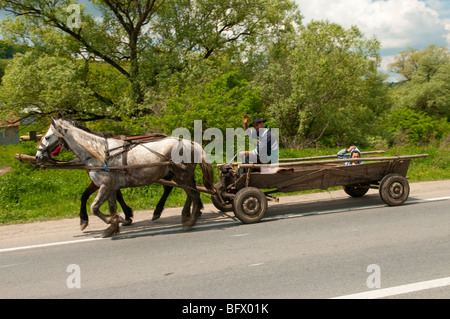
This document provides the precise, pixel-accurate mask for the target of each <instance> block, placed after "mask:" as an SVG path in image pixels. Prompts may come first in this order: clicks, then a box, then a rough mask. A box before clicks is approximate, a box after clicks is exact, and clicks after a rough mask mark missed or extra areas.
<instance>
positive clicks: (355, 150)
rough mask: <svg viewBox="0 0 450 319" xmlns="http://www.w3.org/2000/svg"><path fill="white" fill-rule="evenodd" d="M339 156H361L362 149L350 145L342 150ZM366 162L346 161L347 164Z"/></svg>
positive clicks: (341, 157)
mask: <svg viewBox="0 0 450 319" xmlns="http://www.w3.org/2000/svg"><path fill="white" fill-rule="evenodd" d="M349 152H350V156H347V155H346V154H347V153H349ZM337 156H338V157H339V158H340V159H347V158H361V151H360V150H359V149H358V148H357V147H356V146H354V145H353V146H350V147H349V148H348V149H346V148H344V149H343V150H340V151H339V152H338V153H337ZM363 163H364V162H361V161H352V162H345V166H348V165H357V164H363Z"/></svg>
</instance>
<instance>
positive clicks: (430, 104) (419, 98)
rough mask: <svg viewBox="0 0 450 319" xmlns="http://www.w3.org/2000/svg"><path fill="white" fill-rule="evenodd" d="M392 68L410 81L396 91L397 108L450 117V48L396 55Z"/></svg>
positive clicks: (403, 52) (394, 93)
mask: <svg viewBox="0 0 450 319" xmlns="http://www.w3.org/2000/svg"><path fill="white" fill-rule="evenodd" d="M390 67H391V70H392V71H393V72H397V73H400V74H402V75H403V76H404V77H405V78H406V82H405V83H404V84H403V85H401V86H398V87H396V88H395V89H394V90H393V94H392V95H393V98H394V101H395V108H396V109H402V108H405V107H407V108H410V109H412V110H415V111H424V112H426V113H427V114H429V115H431V116H433V117H435V118H442V117H444V118H446V119H447V121H448V120H450V51H449V50H448V48H437V47H436V46H434V45H431V46H429V47H428V48H427V49H425V50H417V49H412V48H410V49H408V50H406V51H402V52H400V53H399V54H398V55H397V56H396V60H395V62H393V63H392V64H391V65H390Z"/></svg>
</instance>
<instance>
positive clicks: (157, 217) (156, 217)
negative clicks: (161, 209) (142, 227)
mask: <svg viewBox="0 0 450 319" xmlns="http://www.w3.org/2000/svg"><path fill="white" fill-rule="evenodd" d="M160 217H161V215H153V217H152V221H155V220H158V219H159V218H160Z"/></svg>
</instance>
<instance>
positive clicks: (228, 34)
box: [0, 0, 295, 119]
mask: <svg viewBox="0 0 450 319" xmlns="http://www.w3.org/2000/svg"><path fill="white" fill-rule="evenodd" d="M91 3H92V4H94V5H95V6H96V7H97V8H98V9H99V10H100V11H101V13H102V17H101V19H96V17H94V16H92V15H89V14H86V13H85V12H84V9H83V8H81V11H80V14H81V16H80V17H81V23H80V25H79V26H75V27H74V26H72V25H71V23H70V22H71V20H70V17H71V12H68V11H67V9H68V8H69V5H70V4H71V1H70V0H53V1H47V0H27V1H23V0H4V1H2V3H1V4H0V9H4V10H7V11H9V12H12V13H13V14H15V15H16V18H14V19H9V20H7V21H6V22H4V23H3V26H2V32H3V33H4V34H5V36H6V37H7V38H8V39H10V40H11V41H13V42H16V43H23V44H26V45H28V46H30V47H32V48H33V49H35V50H39V51H40V52H41V53H43V54H47V55H49V56H58V57H63V58H64V59H66V63H69V60H68V59H70V60H71V62H70V63H71V64H72V66H71V67H75V68H76V66H75V65H76V64H77V63H78V62H77V60H79V59H80V58H83V59H84V60H85V61H87V63H86V64H85V69H84V70H85V75H84V79H85V81H84V82H85V85H86V86H87V88H88V89H89V90H90V95H91V96H93V97H95V99H97V102H98V103H97V104H102V105H108V106H109V108H108V110H107V112H103V111H102V108H99V107H98V105H97V104H94V105H93V107H92V110H94V111H95V112H91V113H89V114H87V113H85V114H83V113H81V114H80V118H84V119H97V118H104V117H111V116H112V118H114V117H118V118H124V117H134V118H140V117H141V116H143V115H148V114H152V113H154V112H155V111H158V110H155V108H154V105H150V106H148V105H147V104H146V103H144V101H145V99H146V95H147V92H148V91H149V90H150V91H155V90H156V91H158V85H159V82H160V81H161V80H163V81H164V79H165V77H168V76H169V77H170V76H171V75H173V74H174V73H176V72H180V71H182V70H183V69H185V68H186V67H188V66H187V63H188V61H189V59H188V58H187V57H188V56H189V55H190V54H191V53H194V54H198V53H200V54H201V56H202V58H203V59H209V58H211V56H214V55H220V54H225V53H226V54H227V55H228V56H229V57H230V58H233V59H241V58H242V57H243V54H244V53H245V52H246V50H249V48H250V47H251V46H252V45H256V44H257V42H258V39H260V38H263V37H265V36H267V32H266V30H274V31H275V30H277V29H278V28H280V27H281V26H282V25H283V24H284V23H285V22H286V16H288V13H289V12H290V11H292V10H294V9H295V5H294V4H293V2H292V1H290V0H239V1H229V0H205V1H194V0H190V1H188V0H181V1H176V0H123V1H115V0H101V1H100V0H92V1H91ZM100 61H101V62H102V63H105V64H107V65H108V66H109V67H110V69H108V72H109V73H111V72H112V71H111V69H113V70H115V72H117V73H118V75H117V77H118V78H120V80H119V81H118V82H120V83H119V84H118V86H113V88H112V91H113V92H114V94H111V93H110V92H105V91H104V90H99V88H98V82H97V80H98V78H102V75H100V74H99V69H95V70H94V68H92V67H91V65H92V64H93V63H96V62H100ZM15 71H19V70H17V69H16V70H15ZM94 73H95V74H94ZM93 74H94V75H93ZM61 80H62V79H61ZM124 81H126V83H127V87H126V89H125V90H122V89H123V86H122V85H123V82H124ZM9 83H10V85H14V84H13V83H12V82H9ZM118 88H120V89H121V90H120V91H121V92H119V89H118ZM6 89H7V90H8V89H9V88H6ZM116 93H117V94H116ZM40 102H41V103H44V104H47V103H46V101H40ZM93 103H94V102H93ZM111 109H113V110H114V111H113V112H111ZM97 112H99V113H97ZM45 114H46V113H45Z"/></svg>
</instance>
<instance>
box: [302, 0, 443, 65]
mask: <svg viewBox="0 0 450 319" xmlns="http://www.w3.org/2000/svg"><path fill="white" fill-rule="evenodd" d="M295 1H296V2H297V4H298V5H299V7H300V10H301V12H302V14H303V16H304V17H305V19H304V23H308V22H309V21H311V20H313V19H314V20H326V19H327V20H329V21H331V22H336V23H339V24H341V25H342V26H344V27H347V28H348V27H350V26H352V25H357V26H358V27H359V29H360V30H361V31H362V32H364V34H365V35H366V36H367V37H371V36H372V35H376V36H377V38H378V40H380V42H381V45H382V50H381V53H382V55H383V56H391V55H394V54H396V53H398V52H399V51H401V50H404V49H406V48H407V47H414V48H418V49H424V48H426V47H428V46H429V45H430V44H436V45H438V46H449V47H450V1H448V0H423V1H421V0H374V1H372V0H295ZM383 65H387V63H383Z"/></svg>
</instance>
